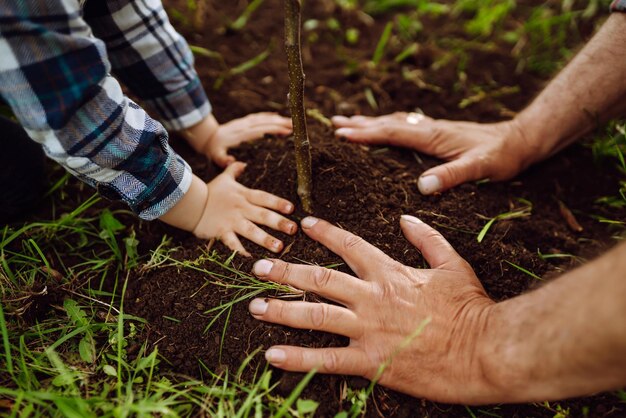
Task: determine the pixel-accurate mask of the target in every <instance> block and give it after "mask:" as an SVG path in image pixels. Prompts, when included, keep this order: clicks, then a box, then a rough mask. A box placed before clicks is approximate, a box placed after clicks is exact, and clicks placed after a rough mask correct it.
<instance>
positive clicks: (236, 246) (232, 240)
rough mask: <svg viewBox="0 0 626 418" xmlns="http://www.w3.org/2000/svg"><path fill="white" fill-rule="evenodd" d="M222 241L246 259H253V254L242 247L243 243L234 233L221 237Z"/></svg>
mask: <svg viewBox="0 0 626 418" xmlns="http://www.w3.org/2000/svg"><path fill="white" fill-rule="evenodd" d="M220 240H221V241H222V242H223V243H224V245H226V246H227V247H228V248H230V249H231V250H233V251H237V252H238V253H239V254H241V255H243V256H244V257H251V254H250V253H249V252H247V251H246V249H245V248H244V247H243V245H241V241H239V238H237V235H235V233H234V232H228V233H226V234H224V235H223V236H222V237H220Z"/></svg>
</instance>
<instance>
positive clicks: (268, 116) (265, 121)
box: [244, 112, 293, 129]
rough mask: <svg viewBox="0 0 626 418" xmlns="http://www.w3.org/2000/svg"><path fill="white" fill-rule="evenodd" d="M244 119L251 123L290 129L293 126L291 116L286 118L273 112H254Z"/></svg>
mask: <svg viewBox="0 0 626 418" xmlns="http://www.w3.org/2000/svg"><path fill="white" fill-rule="evenodd" d="M244 119H245V120H246V121H247V122H248V123H250V124H251V125H274V126H277V127H283V128H289V129H291V128H292V127H293V121H292V119H291V118H286V117H284V116H280V115H279V114H278V113H273V112H259V113H253V114H250V115H248V116H246V117H245V118H244Z"/></svg>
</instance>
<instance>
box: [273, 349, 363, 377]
mask: <svg viewBox="0 0 626 418" xmlns="http://www.w3.org/2000/svg"><path fill="white" fill-rule="evenodd" d="M265 359H266V360H267V361H268V362H269V363H270V364H271V365H272V366H275V367H279V368H281V369H284V370H288V371H292V372H308V371H310V370H313V369H316V370H317V372H318V373H324V374H346V375H352V376H365V375H367V374H368V368H369V367H372V366H371V360H370V359H369V358H367V355H366V354H365V353H364V352H363V351H361V350H359V349H357V348H353V347H344V348H301V347H291V346H275V347H272V348H270V349H269V350H267V351H266V352H265Z"/></svg>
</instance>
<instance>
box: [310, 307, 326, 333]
mask: <svg viewBox="0 0 626 418" xmlns="http://www.w3.org/2000/svg"><path fill="white" fill-rule="evenodd" d="M309 314H310V316H311V318H310V319H311V324H312V325H313V326H314V327H315V328H316V329H320V328H322V327H323V326H324V325H325V324H326V321H327V318H328V305H325V304H322V303H318V304H316V305H313V306H312V307H311V311H310V312H309Z"/></svg>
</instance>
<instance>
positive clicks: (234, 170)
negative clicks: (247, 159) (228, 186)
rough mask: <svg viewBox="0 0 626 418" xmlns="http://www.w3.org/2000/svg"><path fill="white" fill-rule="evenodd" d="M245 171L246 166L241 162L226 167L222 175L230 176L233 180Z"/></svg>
mask: <svg viewBox="0 0 626 418" xmlns="http://www.w3.org/2000/svg"><path fill="white" fill-rule="evenodd" d="M245 169H246V164H244V163H242V162H236V163H233V164H231V165H229V166H228V167H226V170H224V173H222V174H226V175H227V176H230V177H232V178H233V179H236V178H237V177H239V176H240V175H241V174H242V173H243V172H244V170H245Z"/></svg>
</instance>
